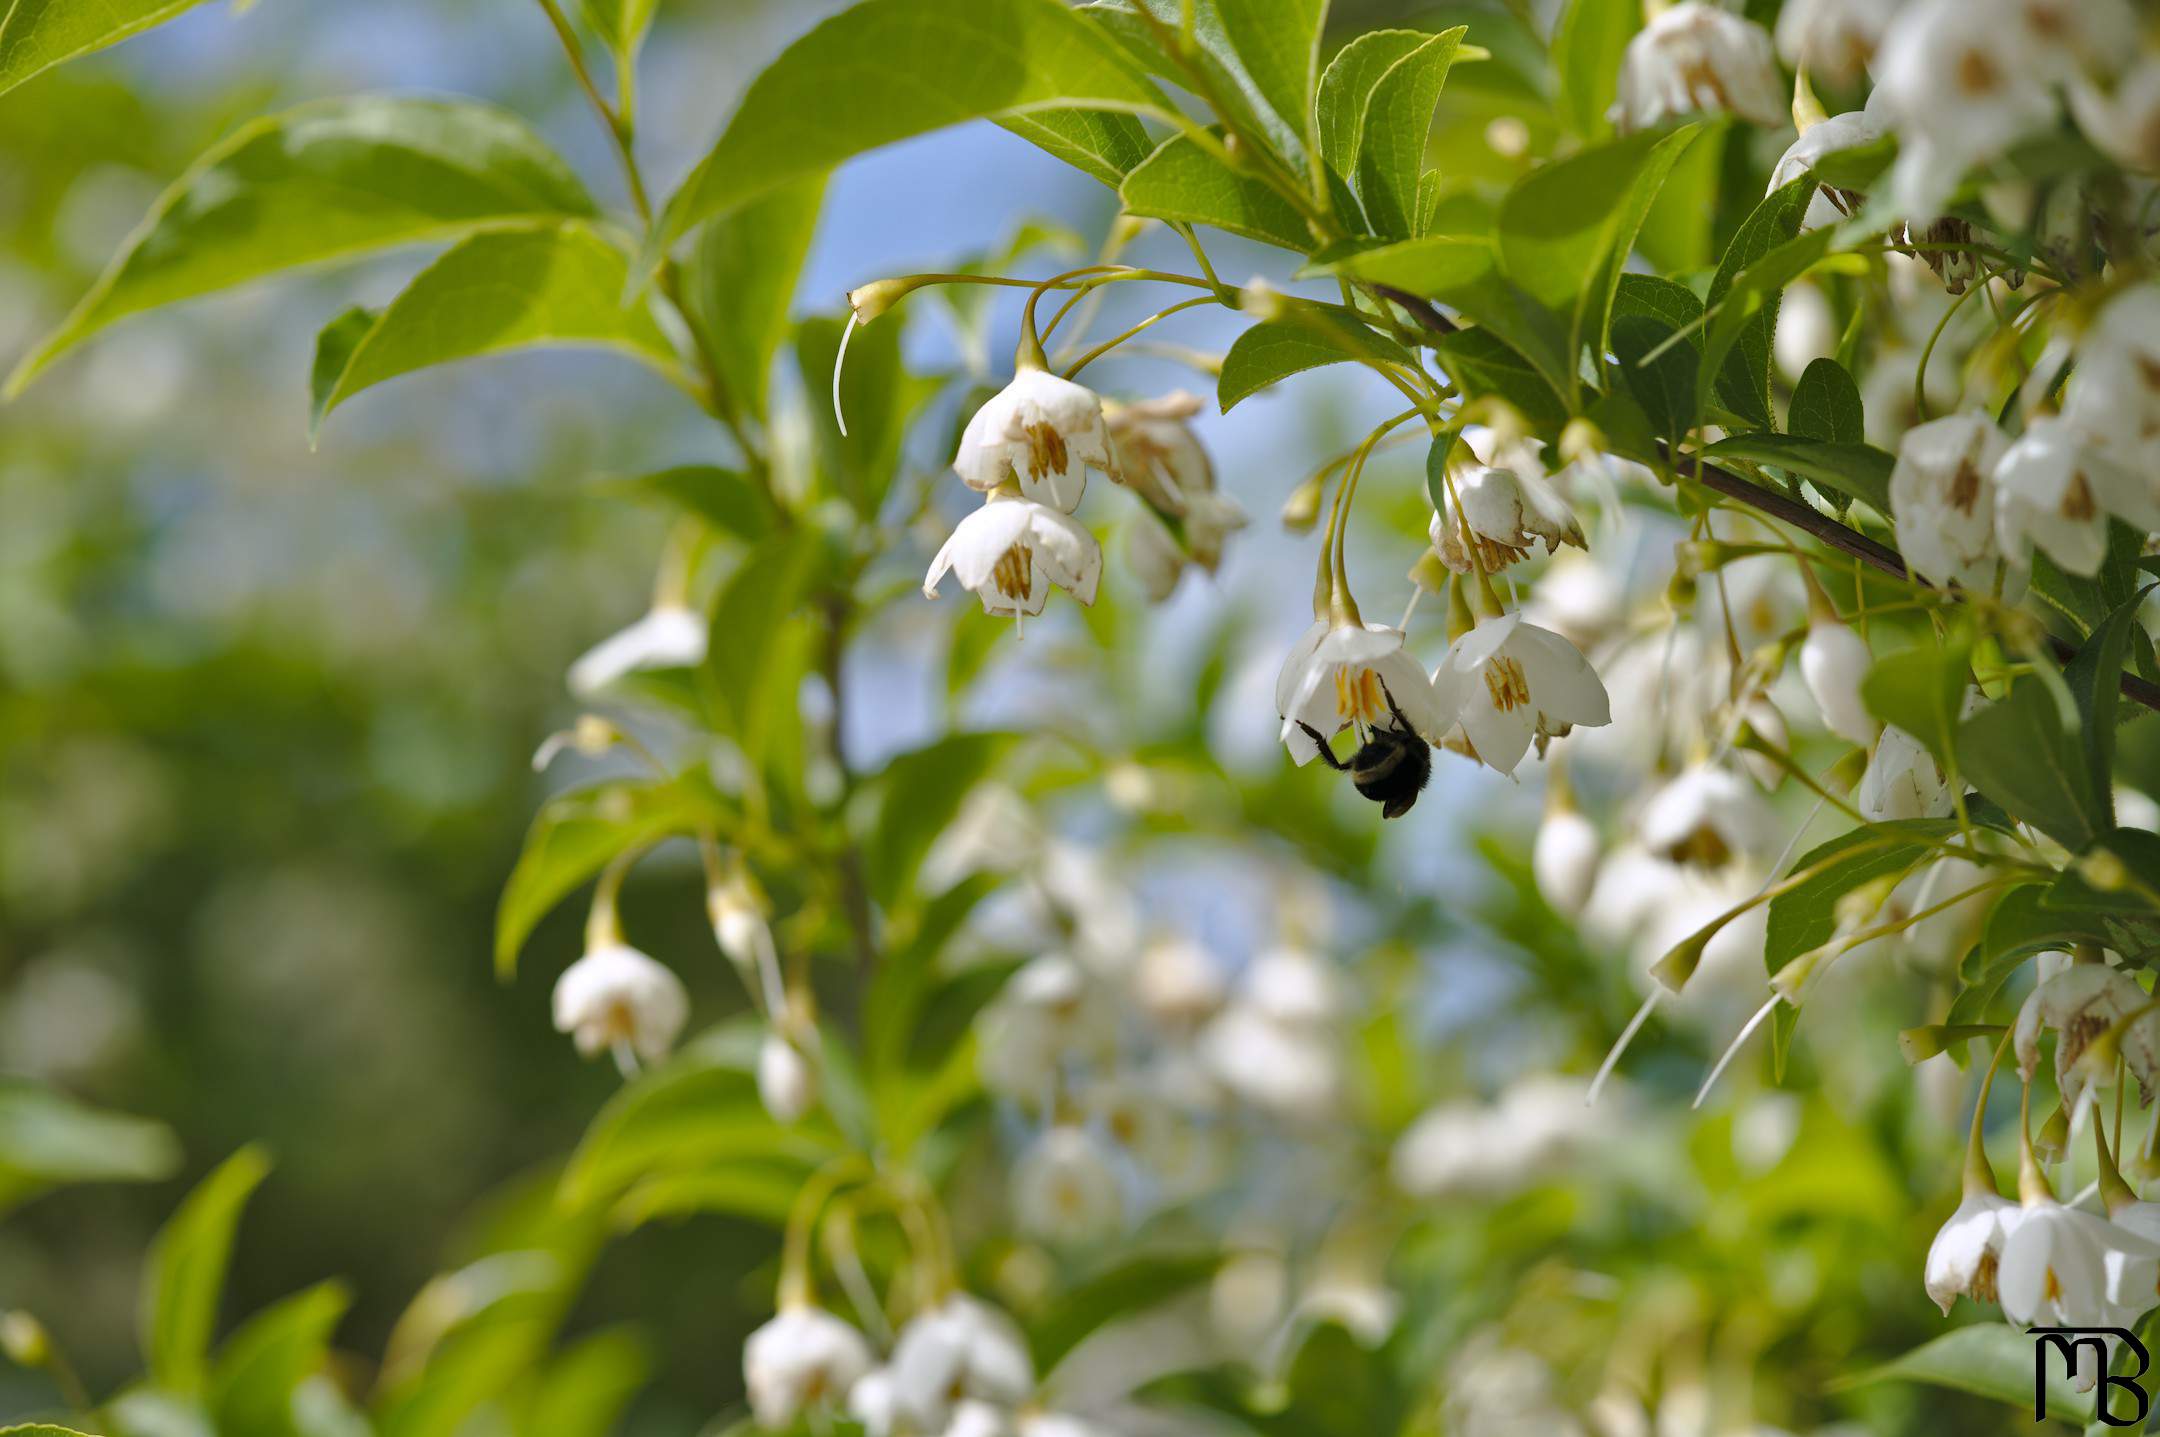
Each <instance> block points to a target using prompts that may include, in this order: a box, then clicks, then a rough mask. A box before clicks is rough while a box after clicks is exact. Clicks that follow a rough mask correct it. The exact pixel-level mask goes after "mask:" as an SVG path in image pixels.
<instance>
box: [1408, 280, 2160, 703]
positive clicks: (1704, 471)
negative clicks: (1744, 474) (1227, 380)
mask: <svg viewBox="0 0 2160 1437" xmlns="http://www.w3.org/2000/svg"><path fill="white" fill-rule="evenodd" d="M1375 288H1376V289H1377V290H1378V291H1379V292H1380V293H1381V294H1383V295H1385V296H1386V297H1387V298H1389V299H1391V300H1393V301H1394V302H1395V303H1397V304H1399V305H1401V306H1402V307H1403V308H1404V309H1405V310H1407V311H1409V312H1410V313H1411V314H1412V315H1413V316H1415V317H1416V319H1417V321H1418V322H1419V323H1420V324H1422V325H1424V326H1425V327H1426V328H1427V329H1429V330H1431V331H1433V332H1434V333H1435V334H1453V333H1454V332H1455V330H1456V325H1455V322H1454V321H1453V320H1450V319H1449V318H1448V317H1447V316H1446V315H1443V314H1442V313H1440V311H1439V310H1437V309H1435V308H1433V306H1432V303H1431V302H1430V301H1429V300H1423V299H1419V298H1418V297H1417V296H1416V295H1414V294H1407V293H1405V292H1403V291H1401V290H1398V289H1393V288H1391V287H1388V286H1384V285H1382V286H1375ZM1658 454H1659V456H1660V457H1662V458H1663V459H1664V461H1665V466H1666V468H1668V469H1670V470H1672V471H1673V472H1675V473H1678V472H1680V471H1679V466H1678V465H1677V464H1675V463H1674V462H1673V454H1672V450H1671V449H1670V448H1669V447H1668V446H1667V445H1666V444H1665V443H1664V442H1663V441H1662V440H1661V441H1658ZM1688 459H1689V463H1688V468H1689V470H1690V471H1691V472H1692V473H1693V476H1694V478H1695V479H1696V481H1697V482H1698V483H1700V484H1701V485H1702V486H1703V487H1704V488H1706V489H1714V490H1716V491H1717V492H1718V493H1720V494H1723V495H1724V496H1725V497H1726V498H1728V499H1732V500H1734V501H1736V502H1738V503H1741V504H1745V505H1747V506H1748V507H1749V508H1750V509H1754V510H1756V511H1758V512H1760V513H1763V514H1767V515H1769V516H1770V517H1771V518H1773V519H1777V520H1780V521H1782V522H1784V523H1787V524H1790V525H1792V526H1793V527H1794V528H1795V529H1800V530H1803V531H1805V532H1806V533H1807V534H1809V535H1810V536H1812V537H1813V538H1815V539H1817V540H1819V541H1821V543H1822V544H1823V545H1825V546H1826V547H1828V548H1832V549H1835V550H1837V551H1838V552H1839V553H1841V554H1850V555H1851V556H1852V557H1853V558H1855V559H1858V560H1860V561H1861V562H1862V563H1864V564H1867V565H1868V566H1870V567H1871V568H1875V569H1879V570H1881V571H1882V572H1883V573H1885V574H1888V575H1889V576H1890V577H1891V578H1893V579H1905V580H1909V581H1911V582H1913V583H1915V584H1920V585H1923V586H1928V587H1932V586H1929V585H1928V581H1927V580H1925V579H1923V578H1920V577H1919V576H1918V575H1915V574H1914V573H1912V572H1911V571H1910V570H1909V569H1907V568H1906V567H1905V560H1904V559H1903V558H1901V557H1900V556H1899V554H1898V551H1897V550H1895V549H1893V548H1891V547H1890V546H1889V545H1888V544H1885V543H1882V542H1881V541H1880V540H1877V539H1871V538H1869V537H1868V536H1867V535H1865V534H1863V533H1861V532H1859V531H1858V530H1857V529H1850V528H1847V527H1846V526H1845V525H1843V524H1840V523H1839V522H1838V521H1837V520H1835V519H1833V518H1831V517H1830V516H1829V515H1827V514H1824V513H1820V512H1818V511H1817V510H1815V509H1812V508H1810V507H1809V506H1808V505H1806V504H1803V503H1801V502H1800V501H1799V500H1797V499H1792V498H1788V497H1787V496H1785V495H1783V494H1778V493H1774V492H1773V491H1771V490H1768V489H1765V488H1763V487H1762V486H1761V485H1760V484H1756V483H1753V482H1751V481H1749V480H1746V479H1743V478H1741V477H1740V476H1739V475H1738V474H1735V473H1733V472H1732V471H1730V470H1727V469H1720V468H1718V467H1717V466H1716V465H1715V464H1705V463H1704V462H1703V461H1702V459H1701V458H1700V457H1699V456H1695V455H1690V456H1688ZM2047 642H2048V648H2049V649H2050V650H2051V651H2052V652H2053V653H2054V655H2055V657H2056V658H2057V659H2059V660H2061V661H2062V662H2064V663H2068V662H2069V661H2070V659H2071V658H2073V657H2074V656H2075V655H2076V654H2077V648H2076V646H2075V645H2073V644H2071V643H2069V642H2068V641H2067V640H2065V639H2061V638H2058V637H2057V636H2056V635H2054V634H2049V635H2048V636H2047ZM2121 688H2122V693H2123V697H2125V698H2128V699H2132V700H2134V701H2136V702H2137V703H2140V704H2143V705H2144V706H2145V707H2146V708H2149V709H2152V710H2154V711H2156V712H2160V684H2153V683H2148V682H2147V681H2146V680H2144V679H2141V678H2139V677H2137V676H2136V675H2135V674H2130V673H2125V674H2123V675H2122V677H2121Z"/></svg>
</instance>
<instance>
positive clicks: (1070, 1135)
mask: <svg viewBox="0 0 2160 1437" xmlns="http://www.w3.org/2000/svg"><path fill="white" fill-rule="evenodd" d="M1012 1191H1013V1214H1014V1216H1015V1217H1016V1218H1017V1219H1018V1221H1019V1225H1020V1230H1021V1231H1022V1232H1025V1233H1027V1234H1028V1235H1029V1236H1031V1237H1037V1238H1041V1239H1043V1240H1044V1241H1046V1242H1053V1243H1073V1244H1077V1243H1090V1242H1096V1241H1099V1240H1101V1239H1102V1238H1104V1237H1107V1236H1109V1235H1110V1234H1111V1233H1113V1232H1115V1231H1116V1230H1117V1226H1118V1221H1119V1218H1120V1216H1121V1215H1122V1213H1123V1210H1124V1201H1123V1195H1122V1193H1121V1191H1120V1189H1119V1186H1118V1176H1117V1170H1116V1169H1115V1168H1114V1167H1113V1166H1112V1165H1111V1160H1110V1153H1109V1151H1108V1149H1107V1148H1106V1147H1105V1146H1104V1145H1103V1143H1102V1141H1101V1140H1100V1139H1099V1138H1097V1137H1096V1136H1095V1135H1094V1134H1093V1133H1091V1132H1089V1131H1088V1130H1087V1129H1086V1128H1083V1127H1077V1126H1074V1125H1072V1124H1060V1125H1058V1126H1056V1127H1053V1128H1051V1129H1049V1130H1048V1131H1046V1132H1045V1133H1043V1134H1042V1136H1041V1137H1038V1138H1037V1139H1036V1140H1035V1141H1034V1142H1033V1143H1031V1144H1029V1145H1028V1148H1027V1151H1025V1152H1023V1153H1022V1154H1021V1155H1020V1158H1019V1160H1018V1161H1017V1162H1016V1163H1014V1165H1013V1175H1012Z"/></svg>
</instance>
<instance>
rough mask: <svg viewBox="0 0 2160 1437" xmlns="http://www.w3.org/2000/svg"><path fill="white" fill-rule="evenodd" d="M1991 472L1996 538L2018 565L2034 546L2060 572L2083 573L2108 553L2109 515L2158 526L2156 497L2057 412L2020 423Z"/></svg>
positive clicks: (2142, 526)
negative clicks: (2020, 428) (2087, 442)
mask: <svg viewBox="0 0 2160 1437" xmlns="http://www.w3.org/2000/svg"><path fill="white" fill-rule="evenodd" d="M1994 477H1995V539H1996V543H1997V544H1999V545H2000V546H2001V548H2002V552H2003V554H2004V556H2005V557H2006V558H2008V559H2010V560H2011V561H2013V562H2015V563H2018V564H2021V565H2022V564H2029V563H2030V558H2029V556H2030V555H2031V553H2032V551H2033V550H2034V549H2035V548H2037V549H2039V550H2041V551H2042V552H2043V553H2045V554H2046V555H2047V556H2048V557H2049V558H2050V559H2053V560H2054V561H2055V563H2056V565H2057V566H2058V567H2060V568H2061V569H2062V570H2063V571H2064V572H2066V573H2071V574H2083V575H2085V576H2086V577H2088V578H2089V577H2091V576H2092V575H2095V574H2097V573H2099V572H2100V566H2101V564H2102V563H2104V562H2105V561H2106V559H2107V551H2108V519H2109V516H2111V515H2112V516H2114V517H2116V518H2119V519H2122V520H2124V521H2126V522H2127V523H2129V524H2130V525H2131V526H2132V527H2133V528H2136V529H2138V530H2140V531H2141V532H2147V533H2149V532H2151V531H2152V530H2154V529H2156V528H2160V503H2155V502H2154V499H2153V496H2152V491H2151V489H2150V488H2149V487H2148V485H2147V483H2146V481H2145V480H2144V479H2142V478H2141V477H2139V476H2138V475H2137V474H2134V473H2132V472H2131V471H2130V470H2128V469H2125V468H2122V467H2121V466H2119V465H2117V464H2116V463H2114V462H2113V461H2112V460H2109V459H2106V458H2103V457H2101V456H2100V455H2098V454H2095V453H2093V452H2091V451H2089V450H2088V449H2087V448H2086V446H2085V445H2084V443H2083V442H2081V441H2080V440H2079V438H2078V435H2077V431H2076V429H2075V428H2074V427H2073V426H2072V425H2071V424H2070V423H2069V422H2068V421H2067V420H2064V419H2062V418H2061V417H2059V416H2057V415H2051V414H2044V415H2041V416H2039V417H2038V418H2036V419H2034V420H2033V421H2032V422H2031V423H2030V424H2028V425H2026V427H2025V432H2024V433H2023V434H2022V435H2020V436H2019V437H2018V438H2017V440H2016V441H2015V442H2014V443H2012V444H2011V445H2010V447H2009V448H2008V449H2006V450H2004V451H2003V456H2002V459H2001V461H2000V462H1999V463H1997V464H1996V466H1995V476H1994Z"/></svg>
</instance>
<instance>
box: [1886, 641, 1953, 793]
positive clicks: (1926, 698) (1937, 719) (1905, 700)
mask: <svg viewBox="0 0 2160 1437" xmlns="http://www.w3.org/2000/svg"><path fill="white" fill-rule="evenodd" d="M1971 658H1972V649H1971V646H1970V645H1968V644H1966V643H1965V642H1964V641H1963V640H1962V639H1958V640H1953V641H1952V642H1949V643H1945V644H1921V645H1918V646H1917V647H1914V648H1910V649H1905V650H1902V651H1900V652H1898V653H1894V654H1885V655H1884V656H1882V657H1881V658H1878V659H1877V660H1876V661H1875V665H1874V667H1873V668H1871V669H1869V670H1868V673H1867V677H1866V678H1864V679H1862V680H1861V681H1860V697H1861V699H1862V701H1863V702H1865V703H1866V704H1867V707H1868V712H1869V713H1872V714H1874V715H1875V717H1877V718H1879V719H1881V720H1882V721H1883V722H1884V723H1887V724H1895V725H1896V726H1897V727H1899V728H1901V729H1903V730H1905V732H1907V733H1909V734H1911V735H1912V736H1913V737H1914V738H1916V739H1918V740H1919V741H1920V742H1921V744H1922V745H1924V746H1925V747H1926V748H1927V751H1928V752H1929V753H1931V754H1933V755H1934V756H1935V761H1936V762H1937V763H1939V764H1941V765H1942V766H1943V767H1944V768H1945V769H1951V768H1954V767H1955V745H1956V742H1957V726H1958V718H1959V716H1960V714H1961V713H1962V712H1963V710H1964V707H1965V689H1966V686H1967V684H1968V683H1970V682H1971V675H1970V672H1969V671H1970V667H1971Z"/></svg>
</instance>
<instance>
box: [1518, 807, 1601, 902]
mask: <svg viewBox="0 0 2160 1437" xmlns="http://www.w3.org/2000/svg"><path fill="white" fill-rule="evenodd" d="M1599 849H1600V845H1599V843H1598V832H1597V825H1595V824H1593V823H1592V822H1591V821H1590V820H1589V819H1587V818H1585V817H1584V816H1583V815H1582V814H1581V813H1580V812H1578V811H1577V810H1576V809H1575V808H1574V807H1573V806H1564V807H1552V808H1548V809H1547V810H1546V813H1545V821H1544V822H1543V823H1540V824H1539V825H1538V831H1537V840H1536V842H1534V843H1533V844H1532V845H1531V848H1530V872H1531V874H1532V876H1534V877H1535V878H1536V880H1537V887H1538V893H1539V894H1540V895H1541V896H1542V897H1543V898H1544V899H1545V901H1546V902H1547V903H1549V904H1551V905H1552V907H1553V911H1554V912H1556V913H1561V914H1565V915H1566V916H1567V917H1570V918H1572V917H1574V916H1575V915H1576V914H1578V913H1580V912H1582V910H1583V905H1584V904H1585V903H1587V902H1589V901H1590V887H1591V885H1592V884H1594V883H1596V882H1597V871H1598V854H1599Z"/></svg>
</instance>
